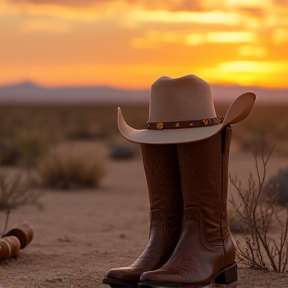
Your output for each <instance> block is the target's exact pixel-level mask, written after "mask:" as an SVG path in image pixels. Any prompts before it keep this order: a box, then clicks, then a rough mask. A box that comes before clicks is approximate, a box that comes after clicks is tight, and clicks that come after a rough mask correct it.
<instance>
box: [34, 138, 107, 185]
mask: <svg viewBox="0 0 288 288" xmlns="http://www.w3.org/2000/svg"><path fill="white" fill-rule="evenodd" d="M89 148H90V149H89ZM89 148H88V149H87V147H84V148H81V147H78V146H77V145H74V146H73V145H72V144H70V145H69V144H66V145H64V146H60V147H57V148H55V149H53V150H51V151H50V153H48V155H47V156H46V157H44V158H43V159H41V161H40V162H39V165H38V166H37V172H38V173H37V174H38V176H39V181H40V184H41V185H43V186H44V187H52V188H63V189H69V188H77V187H97V186H98V185H99V183H100V181H101V180H102V178H103V177H104V176H105V174H106V171H107V169H106V165H105V163H104V162H103V159H100V157H99V155H98V153H97V150H95V147H94V148H93V149H91V147H89Z"/></svg>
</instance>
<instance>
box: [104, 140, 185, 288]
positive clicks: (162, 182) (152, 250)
mask: <svg viewBox="0 0 288 288" xmlns="http://www.w3.org/2000/svg"><path fill="white" fill-rule="evenodd" d="M141 150H142V156H143V163H144V170H145V174H146V179H147V185H148V190H149V200H150V209H151V217H150V218H151V220H150V221H151V222H150V237H149V241H148V244H147V247H146V249H145V250H144V251H143V253H142V254H141V255H140V256H139V258H138V259H137V260H136V261H135V262H134V263H133V264H132V265H130V266H128V267H122V268H114V269H111V270H109V271H108V272H107V273H106V275H105V277H104V279H103V283H105V284H109V285H111V286H121V287H128V286H129V287H134V286H135V287H137V286H138V282H139V280H140V276H141V274H142V273H144V272H146V271H151V270H154V269H158V268H160V267H161V266H162V265H163V264H164V263H166V262H167V260H168V259H169V258H170V256H171V254H172V253H173V251H174V249H175V246H176V245H177V242H178V240H179V237H180V232H181V226H182V217H183V199H182V193H181V181H180V174H179V168H178V167H179V166H178V156H177V145H150V144H141Z"/></svg>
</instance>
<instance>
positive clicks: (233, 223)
mask: <svg viewBox="0 0 288 288" xmlns="http://www.w3.org/2000/svg"><path fill="white" fill-rule="evenodd" d="M228 224H229V229H230V231H231V232H232V233H234V234H241V233H243V232H244V227H243V223H242V221H241V219H240V218H239V216H238V215H237V213H236V211H235V209H230V210H229V211H228Z"/></svg>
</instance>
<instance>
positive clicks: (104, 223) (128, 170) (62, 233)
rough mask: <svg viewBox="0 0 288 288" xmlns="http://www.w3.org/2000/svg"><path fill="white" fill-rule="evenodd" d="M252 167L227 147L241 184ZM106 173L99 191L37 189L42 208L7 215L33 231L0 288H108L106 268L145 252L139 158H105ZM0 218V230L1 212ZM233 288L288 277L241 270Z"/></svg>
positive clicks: (274, 165) (285, 281)
mask: <svg viewBox="0 0 288 288" xmlns="http://www.w3.org/2000/svg"><path fill="white" fill-rule="evenodd" d="M253 166H254V164H253V158H252V154H242V153H240V152H239V151H238V150H237V149H234V150H233V149H232V152H231V157H230V172H231V174H237V175H238V177H239V179H242V180H243V185H244V184H245V179H246V178H247V175H248V174H247V173H248V171H249V170H253V169H254V167H253ZM280 167H287V159H285V158H281V157H277V156H272V159H271V161H270V164H269V169H268V174H269V175H272V174H273V173H276V172H277V170H278V168H280ZM108 168H109V173H108V174H107V176H106V177H105V178H104V179H103V181H102V183H101V186H100V187H99V188H97V189H88V190H87V189H83V190H66V191H65V190H57V191H56V190H40V191H39V192H41V193H43V196H42V198H41V202H42V203H43V209H42V210H38V209H37V208H36V207H34V206H32V207H31V206H24V207H19V208H18V209H16V210H14V211H13V212H12V213H11V216H10V220H9V225H10V226H11V225H12V224H13V223H15V222H17V221H21V220H25V221H27V222H29V223H30V224H31V226H32V227H33V230H34V233H35V234H34V239H33V241H32V242H31V243H30V244H29V245H28V246H27V247H26V248H25V249H23V250H21V251H20V252H19V254H18V256H17V257H16V258H14V259H9V260H6V261H3V262H1V263H0V287H1V288H2V287H5V288H11V287H12V288H21V287H25V288H26V287H29V288H30V287H31V288H32V287H47V288H48V287H53V288H54V287H55V288H56V287H71V288H72V287H73V288H76V287H83V288H89V287H101V288H105V287H109V286H107V285H104V284H101V281H102V277H103V275H104V274H105V272H106V271H107V270H108V269H110V268H112V267H119V266H124V265H128V264H131V263H132V262H133V260H134V259H135V258H136V257H137V256H138V255H139V254H140V252H141V251H142V249H143V248H144V247H145V244H146V243H147V240H148V230H149V202H148V194H147V187H146V181H145V176H144V170H143V167H142V161H141V157H138V158H136V159H133V160H129V161H112V160H109V165H108ZM230 188H231V185H230ZM231 193H233V192H231ZM0 217H1V222H0V223H1V228H0V229H2V226H3V222H4V213H3V212H2V213H1V215H0ZM227 287H228V286H227ZM233 287H234V286H233ZM237 287H241V288H246V287H247V288H256V287H257V288H266V287H278V288H287V287H288V275H287V274H277V273H273V272H268V271H257V270H251V269H248V268H240V269H239V282H238V285H237Z"/></svg>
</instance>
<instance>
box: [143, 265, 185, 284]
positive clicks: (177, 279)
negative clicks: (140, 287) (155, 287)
mask: <svg viewBox="0 0 288 288" xmlns="http://www.w3.org/2000/svg"><path fill="white" fill-rule="evenodd" d="M182 281H183V277H182V275H181V274H179V273H177V271H171V270H167V271H166V270H163V269H161V270H160V269H159V270H154V271H148V272H145V273H143V274H142V275H141V277H140V282H154V283H163V284H165V283H169V284H173V283H175V284H176V283H182Z"/></svg>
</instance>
